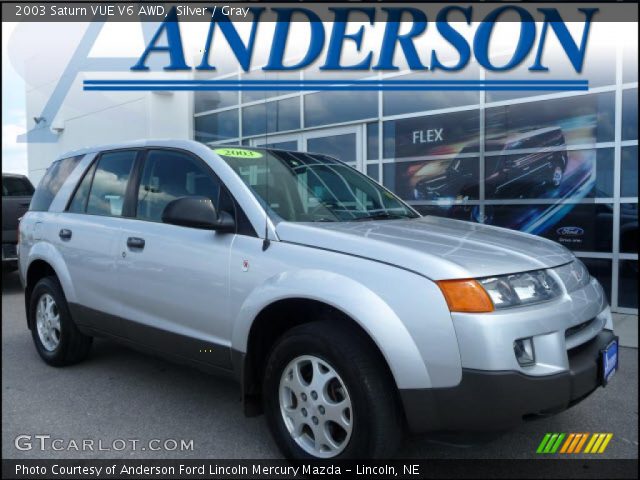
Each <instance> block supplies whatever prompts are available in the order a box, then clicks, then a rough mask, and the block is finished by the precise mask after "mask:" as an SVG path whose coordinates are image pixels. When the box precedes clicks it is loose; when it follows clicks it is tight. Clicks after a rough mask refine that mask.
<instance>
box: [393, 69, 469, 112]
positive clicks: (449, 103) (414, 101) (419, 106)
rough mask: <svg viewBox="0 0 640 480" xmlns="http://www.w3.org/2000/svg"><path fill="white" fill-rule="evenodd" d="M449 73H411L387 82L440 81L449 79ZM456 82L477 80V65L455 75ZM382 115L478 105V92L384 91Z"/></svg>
mask: <svg viewBox="0 0 640 480" xmlns="http://www.w3.org/2000/svg"><path fill="white" fill-rule="evenodd" d="M450 75H451V74H450V73H441V72H440V73H432V72H429V73H413V74H411V75H401V76H399V77H390V78H389V80H442V79H447V80H448V79H450V78H449V77H450ZM455 78H456V80H478V79H479V78H480V74H479V72H478V68H477V64H475V63H474V64H471V65H469V66H468V67H467V68H465V69H464V70H463V71H461V72H458V73H456V76H455ZM382 98H383V102H382V105H383V111H384V115H400V114H403V113H413V112H425V111H428V110H440V109H445V108H452V107H461V106H463V105H477V104H478V103H480V92H477V91H476V92H474V91H449V92H447V91H438V92H434V91H429V90H426V91H419V90H418V91H386V92H383V94H382Z"/></svg>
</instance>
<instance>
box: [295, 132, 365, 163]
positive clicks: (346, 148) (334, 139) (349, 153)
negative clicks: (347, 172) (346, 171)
mask: <svg viewBox="0 0 640 480" xmlns="http://www.w3.org/2000/svg"><path fill="white" fill-rule="evenodd" d="M356 148H357V146H356V134H355V133H344V134H341V135H331V136H327V137H317V138H309V139H308V140H307V152H314V153H324V154H325V155H329V156H330V157H334V158H337V159H338V160H341V161H343V162H347V163H351V162H355V161H356Z"/></svg>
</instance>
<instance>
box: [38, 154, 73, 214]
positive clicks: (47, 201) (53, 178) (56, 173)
mask: <svg viewBox="0 0 640 480" xmlns="http://www.w3.org/2000/svg"><path fill="white" fill-rule="evenodd" d="M83 156H84V155H78V156H75V157H68V158H64V159H62V160H58V161H56V162H54V163H53V164H51V166H50V167H49V168H48V170H47V173H45V174H44V177H42V180H41V181H40V184H39V185H38V188H36V191H35V193H34V194H33V198H32V199H31V206H30V207H29V210H32V211H36V212H46V211H47V210H49V207H50V206H51V202H53V199H54V198H55V196H56V195H57V193H58V191H59V190H60V188H61V187H62V185H63V184H64V182H65V181H66V180H67V178H68V177H69V175H70V174H71V172H72V171H73V169H74V168H76V166H77V165H78V163H80V160H81V159H82V157H83Z"/></svg>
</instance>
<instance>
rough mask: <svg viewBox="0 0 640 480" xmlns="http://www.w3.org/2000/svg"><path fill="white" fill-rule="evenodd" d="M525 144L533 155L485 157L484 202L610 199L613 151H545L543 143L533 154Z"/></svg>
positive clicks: (501, 154)
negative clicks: (485, 200)
mask: <svg viewBox="0 0 640 480" xmlns="http://www.w3.org/2000/svg"><path fill="white" fill-rule="evenodd" d="M528 141H530V142H531V143H532V145H531V146H530V147H528V148H532V149H534V150H533V151H531V150H528V151H526V152H523V153H520V154H518V155H505V154H503V153H500V154H498V155H495V154H493V153H490V154H487V155H486V156H485V196H486V198H487V199H495V200H499V199H514V198H515V199H537V198H545V199H557V200H558V201H561V200H562V199H563V198H567V197H573V198H583V197H598V198H603V197H604V198H611V197H613V154H614V152H613V149H611V148H608V149H597V150H595V149H590V150H566V149H563V150H558V151H553V150H552V151H544V149H543V148H544V147H545V146H546V145H545V143H548V142H545V140H544V139H543V140H540V143H541V145H540V147H541V148H542V149H541V150H540V151H536V150H535V146H534V143H536V142H537V141H538V140H537V139H535V138H529V139H528ZM507 148H508V147H507ZM507 148H505V150H507ZM505 150H503V151H505ZM507 151H508V150H507Z"/></svg>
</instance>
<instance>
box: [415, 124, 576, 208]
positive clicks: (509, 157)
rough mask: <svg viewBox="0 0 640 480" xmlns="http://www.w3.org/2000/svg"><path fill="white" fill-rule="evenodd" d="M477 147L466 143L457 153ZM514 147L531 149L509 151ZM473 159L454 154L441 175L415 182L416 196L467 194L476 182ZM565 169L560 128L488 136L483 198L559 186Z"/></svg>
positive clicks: (516, 195) (514, 195)
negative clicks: (500, 137)
mask: <svg viewBox="0 0 640 480" xmlns="http://www.w3.org/2000/svg"><path fill="white" fill-rule="evenodd" d="M478 146H479V145H478V142H474V143H472V144H468V145H466V146H465V147H464V148H463V149H462V150H461V152H460V153H470V152H478V150H479V148H478ZM518 150H534V151H532V152H529V153H511V152H516V151H518ZM496 152H500V153H499V154H497V153H496ZM474 162H477V160H476V159H473V158H470V159H466V160H465V159H463V158H460V157H456V158H455V159H453V160H452V161H451V163H450V165H449V167H448V168H447V170H446V174H445V176H444V178H439V179H423V180H421V181H419V182H418V183H417V184H416V186H415V197H416V199H427V200H437V199H439V198H444V197H459V198H460V197H461V198H464V197H466V196H469V190H470V189H472V188H477V183H478V181H479V180H478V175H477V173H476V172H477V171H478V168H477V166H476V165H474ZM566 168H567V152H566V149H565V138H564V134H563V133H562V129H561V128H560V127H549V128H541V129H538V130H533V131H527V132H521V133H518V134H516V135H511V136H508V137H506V138H504V139H489V140H487V141H486V142H485V195H486V197H487V198H519V197H528V196H533V191H534V190H535V189H536V188H539V187H540V186H544V187H548V188H550V189H553V188H557V187H559V186H560V184H561V183H562V179H563V178H564V173H565V170H566Z"/></svg>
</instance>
